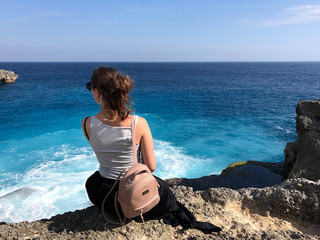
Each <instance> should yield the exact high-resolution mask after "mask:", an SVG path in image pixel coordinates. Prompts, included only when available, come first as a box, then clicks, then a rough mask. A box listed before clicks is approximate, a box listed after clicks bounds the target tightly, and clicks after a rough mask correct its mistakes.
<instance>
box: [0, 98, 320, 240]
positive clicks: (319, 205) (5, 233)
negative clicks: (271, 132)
mask: <svg viewBox="0 0 320 240" xmlns="http://www.w3.org/2000/svg"><path fill="white" fill-rule="evenodd" d="M296 122H297V133H298V140H297V142H295V143H288V144H287V146H286V149H285V151H284V154H285V162H284V163H263V162H256V161H245V162H238V163H234V164H231V165H229V166H228V167H227V168H226V169H225V170H223V171H222V173H221V174H220V175H212V176H206V177H202V178H197V179H184V178H175V179H169V180H166V181H167V183H168V184H169V186H170V188H171V189H172V191H173V192H174V194H175V195H176V197H177V199H178V200H179V201H180V202H181V203H183V204H184V205H185V206H186V207H187V208H188V209H189V210H190V211H191V212H193V214H194V215H195V217H196V218H197V220H199V221H207V222H211V223H213V224H214V225H217V226H220V227H221V228H222V229H223V231H222V232H220V233H212V234H204V233H202V232H201V231H199V230H196V229H183V228H182V227H181V226H177V227H172V226H170V225H166V224H164V223H163V221H162V220H161V219H159V220H150V221H146V222H144V223H140V222H136V221H134V220H132V221H130V222H129V223H127V224H126V225H124V226H121V227H119V226H115V225H111V224H108V223H106V222H105V221H104V219H103V217H102V216H101V213H100V210H99V209H98V208H96V207H94V206H91V207H88V208H86V209H83V210H77V211H74V212H67V213H64V214H60V215H56V216H54V217H52V218H50V219H42V220H39V221H35V222H31V223H30V222H22V223H16V224H14V223H8V224H7V223H0V239H166V240H167V239H234V240H236V239H258V240H259V239H270V240H271V239H272V240H273V239H320V167H319V166H320V127H319V126H320V100H317V101H310V102H299V103H298V107H297V117H296ZM287 177H289V178H288V179H286V178H287Z"/></svg>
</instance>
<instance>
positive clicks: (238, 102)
mask: <svg viewBox="0 0 320 240" xmlns="http://www.w3.org/2000/svg"><path fill="white" fill-rule="evenodd" d="M99 66H111V67H114V68H115V69H117V70H119V71H120V72H122V73H124V74H128V75H130V76H131V78H132V79H133V80H134V84H135V88H134V90H133V91H132V94H131V96H132V98H133V101H134V103H135V104H134V109H135V114H137V115H139V116H142V117H144V118H146V119H147V121H148V123H149V125H150V128H151V131H152V134H153V138H154V145H155V154H156V158H157V169H156V171H155V173H154V174H155V175H157V176H159V177H162V178H164V179H167V178H173V177H184V178H197V177H201V176H205V175H210V174H219V173H220V172H221V170H223V169H224V168H226V167H227V166H228V165H229V164H230V163H233V162H236V161H246V160H257V161H267V162H279V161H283V160H284V156H283V150H284V148H285V145H286V142H290V141H295V139H296V131H295V107H296V105H297V102H298V101H301V100H315V99H318V98H319V95H320V62H254V63H250V62H241V63H232V62H221V63H218V62H217V63H215V62H214V63H91V62H90V63H4V62H1V63H0V69H7V70H13V71H14V72H15V73H17V74H18V75H19V78H18V79H17V80H16V82H15V83H14V84H0V102H1V108H0V146H1V148H0V222H1V221H5V222H21V221H26V220H27V221H34V220H37V219H42V218H49V217H51V216H53V215H56V214H60V213H63V212H66V211H73V210H76V209H82V208H86V207H88V206H90V205H91V204H90V201H89V200H88V197H87V195H86V192H85V187H84V184H85V181H86V179H87V178H88V177H89V176H90V175H91V174H92V173H93V172H94V171H96V170H97V169H98V162H97V160H96V158H95V155H94V153H93V151H92V150H91V148H90V145H89V143H88V142H87V141H86V139H85V138H84V136H83V133H82V130H81V120H82V119H83V118H84V117H85V116H89V115H94V114H96V113H97V112H98V111H99V106H98V105H97V104H96V103H95V102H94V100H93V98H92V96H91V93H90V92H89V91H88V90H87V89H86V88H85V83H86V82H88V81H90V77H91V73H92V71H93V70H94V69H95V68H97V67H99Z"/></svg>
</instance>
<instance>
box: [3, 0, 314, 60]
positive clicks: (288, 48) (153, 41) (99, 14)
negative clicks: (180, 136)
mask: <svg viewBox="0 0 320 240" xmlns="http://www.w3.org/2000/svg"><path fill="white" fill-rule="evenodd" d="M0 11H1V14H0V29H1V37H0V61H123V62H131V61H133V62H135V61H142V62H148V61H152V62H157V61H320V1H304V0H299V1H298V0H283V1H282V0H224V1H221V0H219V1H218V0H211V1H206V0H197V1H195V0H194V1H192V0H183V1H182V0H181V1H180V0H177V1H175V0H170V1H169V0H162V1H161V0H159V1H152V0H149V1H144V0H139V1H138V0H131V1H129V0H122V1H120V0H117V1H116V0H114V1H108V0H104V1H103V0H91V1H82V0H64V1H60V0H55V1H46V0H41V1H40V0H28V1H23V0H20V1H18V0H11V1H10V0H0Z"/></svg>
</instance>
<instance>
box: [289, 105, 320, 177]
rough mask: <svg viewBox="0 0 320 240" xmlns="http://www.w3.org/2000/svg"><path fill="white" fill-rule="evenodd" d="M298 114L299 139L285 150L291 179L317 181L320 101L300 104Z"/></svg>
mask: <svg viewBox="0 0 320 240" xmlns="http://www.w3.org/2000/svg"><path fill="white" fill-rule="evenodd" d="M296 112H297V116H296V128H297V133H298V139H297V142H296V144H295V143H289V144H288V145H287V147H286V149H285V161H286V163H288V164H289V165H288V166H289V167H288V168H290V165H292V170H291V172H290V173H289V178H298V177H304V178H307V179H310V180H314V181H316V180H319V179H320V100H317V101H302V102H299V103H298V105H297V108H296ZM294 145H296V146H294Z"/></svg>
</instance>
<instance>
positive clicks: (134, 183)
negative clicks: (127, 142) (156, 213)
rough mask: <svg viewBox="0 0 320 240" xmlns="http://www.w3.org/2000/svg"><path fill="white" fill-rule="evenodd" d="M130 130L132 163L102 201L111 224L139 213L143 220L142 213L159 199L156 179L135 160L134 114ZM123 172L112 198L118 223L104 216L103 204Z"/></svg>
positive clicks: (143, 165) (145, 167) (122, 222)
mask: <svg viewBox="0 0 320 240" xmlns="http://www.w3.org/2000/svg"><path fill="white" fill-rule="evenodd" d="M131 132H132V147H133V155H134V164H133V166H132V167H131V168H129V169H126V170H124V171H122V172H121V173H120V174H119V176H118V178H117V180H116V182H115V183H114V184H113V186H112V188H111V190H110V191H109V192H108V194H107V195H106V197H105V198H104V200H103V203H102V215H103V217H104V219H105V220H106V221H107V222H109V223H112V224H120V225H123V224H125V222H126V218H134V217H137V216H139V215H140V216H141V219H142V221H143V216H142V214H143V213H146V212H148V211H149V210H151V209H152V208H153V207H154V206H155V205H157V204H158V202H159V201H160V196H159V192H158V188H159V184H158V182H157V180H156V179H155V177H154V176H153V175H152V173H151V171H150V170H149V168H148V167H147V165H145V164H142V163H138V161H137V149H136V144H135V143H136V141H135V123H134V116H132V117H131ZM123 174H124V176H123V178H122V179H121V180H120V183H119V189H118V191H117V192H116V194H115V198H114V206H115V209H116V212H117V215H118V218H119V221H120V223H118V222H114V221H111V220H110V219H109V218H108V217H107V216H106V214H105V211H104V204H105V201H106V199H107V197H108V195H109V194H110V192H111V191H112V190H113V189H114V188H115V186H116V185H117V183H118V182H119V179H120V177H121V176H122V175H123ZM117 202H119V204H120V206H121V210H122V213H123V215H124V218H123V219H121V216H120V213H119V210H118V204H117Z"/></svg>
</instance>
